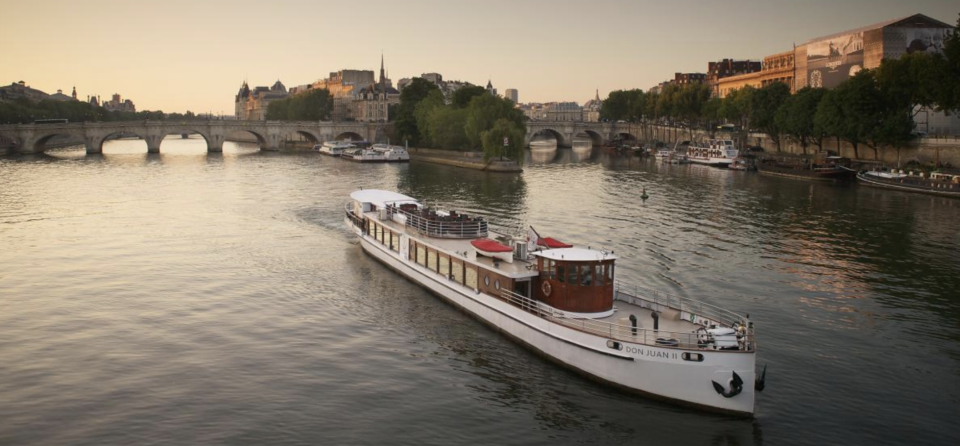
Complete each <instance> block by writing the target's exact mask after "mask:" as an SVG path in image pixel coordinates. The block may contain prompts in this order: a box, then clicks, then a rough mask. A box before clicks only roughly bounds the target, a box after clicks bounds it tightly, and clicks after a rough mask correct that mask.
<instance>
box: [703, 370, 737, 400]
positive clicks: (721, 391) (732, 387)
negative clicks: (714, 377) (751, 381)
mask: <svg viewBox="0 0 960 446" xmlns="http://www.w3.org/2000/svg"><path fill="white" fill-rule="evenodd" d="M731 381H732V382H731V383H730V391H729V392H727V389H724V388H723V386H721V385H720V384H718V383H717V382H716V381H710V382H712V383H713V388H714V390H716V391H717V393H719V394H721V395H723V397H724V398H733V397H735V396H737V395H739V394H740V392H743V379H741V378H740V375H737V372H733V379H732V380H731Z"/></svg>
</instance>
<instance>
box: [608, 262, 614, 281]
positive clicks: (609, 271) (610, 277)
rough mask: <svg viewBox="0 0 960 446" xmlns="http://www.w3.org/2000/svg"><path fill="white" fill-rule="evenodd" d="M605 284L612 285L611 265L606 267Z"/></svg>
mask: <svg viewBox="0 0 960 446" xmlns="http://www.w3.org/2000/svg"><path fill="white" fill-rule="evenodd" d="M607 283H613V264H612V263H611V264H609V265H607Z"/></svg>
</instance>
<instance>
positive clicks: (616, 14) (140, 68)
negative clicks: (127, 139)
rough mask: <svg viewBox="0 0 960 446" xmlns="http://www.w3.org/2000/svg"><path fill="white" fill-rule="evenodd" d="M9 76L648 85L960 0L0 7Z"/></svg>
mask: <svg viewBox="0 0 960 446" xmlns="http://www.w3.org/2000/svg"><path fill="white" fill-rule="evenodd" d="M0 11H3V14H2V15H3V18H4V20H3V22H4V23H3V25H2V26H0V41H2V42H3V43H4V45H3V50H2V56H0V82H2V83H3V84H7V85H8V84H10V83H11V82H16V81H20V80H23V81H25V82H26V83H27V84H28V85H30V86H32V87H34V88H37V89H40V90H43V91H45V92H47V93H55V92H56V90H57V89H63V90H64V93H66V94H69V93H70V90H71V88H72V87H73V86H76V87H77V92H78V95H79V97H80V98H81V99H86V97H87V96H88V95H96V94H99V95H100V96H101V97H104V98H106V97H109V96H110V95H111V94H113V93H120V94H121V95H122V96H123V98H124V99H131V100H133V101H134V103H135V104H136V105H137V109H138V110H157V109H160V110H164V111H167V112H174V111H177V112H183V111H186V110H191V111H194V112H196V113H203V112H211V113H214V114H218V113H224V114H232V113H233V106H234V104H233V97H234V95H235V94H236V92H237V89H238V88H239V87H240V84H241V83H242V82H243V80H244V79H247V80H248V81H249V83H250V85H251V87H252V86H256V85H271V84H273V82H275V81H276V80H277V79H280V80H281V81H282V82H283V83H284V84H285V85H286V86H287V87H288V88H289V87H291V86H295V85H301V84H306V83H310V82H313V81H315V80H317V79H320V78H324V77H326V76H327V75H328V74H329V73H330V72H331V71H337V70H341V69H370V70H379V68H380V54H381V51H382V52H383V54H384V57H385V58H386V65H387V69H388V71H389V75H390V77H391V78H392V79H393V81H394V83H396V81H398V80H399V79H401V78H404V77H413V76H417V75H420V74H421V73H425V72H439V73H441V74H442V75H443V77H444V78H445V79H458V80H464V81H469V82H472V83H475V84H483V85H485V84H486V82H487V79H488V78H489V79H490V80H492V82H493V85H494V87H496V88H497V89H499V90H500V92H501V93H502V92H503V90H505V89H507V88H516V89H517V90H519V95H520V101H521V102H547V101H577V102H580V103H581V104H582V103H583V102H584V101H586V100H588V99H591V98H592V97H593V95H594V90H595V89H599V90H600V96H601V98H602V97H605V96H606V95H607V93H609V92H610V91H612V90H618V89H630V88H643V89H647V88H649V87H651V86H653V85H655V84H656V83H658V82H660V81H663V80H666V79H668V78H672V77H673V73H674V72H675V71H682V72H691V71H696V72H704V71H706V67H707V62H708V61H711V60H720V59H723V58H737V59H744V58H750V59H755V60H758V59H761V58H762V57H763V56H765V55H769V54H773V53H777V52H781V51H786V50H789V49H791V48H792V47H793V44H794V43H798V44H799V43H803V42H805V41H807V40H810V39H812V38H814V37H818V36H821V35H826V34H832V33H835V32H839V31H843V30H846V29H851V28H857V27H861V26H865V25H869V24H872V23H876V22H881V21H884V20H888V19H893V18H897V17H902V16H908V15H912V14H916V13H922V14H926V15H928V16H930V17H932V18H935V19H938V20H941V21H944V22H947V23H949V24H955V23H956V22H957V14H958V13H960V4H958V3H957V2H956V1H955V0H951V1H945V0H915V1H906V0H899V1H892V0H843V1H838V0H831V1H821V0H817V1H801V0H729V1H692V0H673V1H664V0H661V1H641V0H633V1H630V0H620V1H617V0H591V1H567V0H554V1H524V0H512V1H501V0H490V1H457V0H447V1H439V0H437V1H434V0H406V1H381V0H368V1H362V2H348V1H342V0H341V1H318V0H274V1H270V2H260V1H251V0H232V1H219V0H216V1H214V0H203V1H201V0H190V1H186V0H160V1H156V0H155V1H140V0H123V1H116V0H87V1H77V0H69V1H67V0H29V1H20V0H3V3H2V6H0Z"/></svg>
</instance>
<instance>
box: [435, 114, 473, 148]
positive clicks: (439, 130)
mask: <svg viewBox="0 0 960 446" xmlns="http://www.w3.org/2000/svg"><path fill="white" fill-rule="evenodd" d="M467 113H468V111H467V109H465V108H454V107H436V108H434V109H433V110H432V111H431V112H430V116H429V119H428V124H427V125H428V127H427V131H428V134H429V135H430V141H431V144H432V147H436V148H440V149H453V150H464V149H468V148H469V146H470V141H469V140H468V139H467V134H466V132H465V131H464V128H465V127H466V124H467Z"/></svg>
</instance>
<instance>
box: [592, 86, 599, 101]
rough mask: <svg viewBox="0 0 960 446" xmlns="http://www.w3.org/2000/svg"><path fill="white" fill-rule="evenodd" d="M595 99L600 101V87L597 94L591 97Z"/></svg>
mask: <svg viewBox="0 0 960 446" xmlns="http://www.w3.org/2000/svg"><path fill="white" fill-rule="evenodd" d="M593 99H594V100H595V101H597V102H600V89H599V88H598V89H597V96H596V97H595V98H593Z"/></svg>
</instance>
